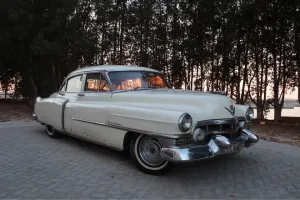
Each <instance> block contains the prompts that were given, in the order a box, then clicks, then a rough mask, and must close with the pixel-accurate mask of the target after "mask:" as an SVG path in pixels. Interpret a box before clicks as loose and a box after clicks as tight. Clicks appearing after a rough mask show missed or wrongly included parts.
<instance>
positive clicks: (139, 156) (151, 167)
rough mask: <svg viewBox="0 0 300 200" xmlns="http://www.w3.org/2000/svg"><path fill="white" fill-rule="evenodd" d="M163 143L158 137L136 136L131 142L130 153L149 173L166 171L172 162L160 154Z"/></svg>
mask: <svg viewBox="0 0 300 200" xmlns="http://www.w3.org/2000/svg"><path fill="white" fill-rule="evenodd" d="M160 151H161V144H160V143H159V141H158V140H157V139H156V138H153V137H150V136H147V135H137V136H134V137H133V138H132V140H131V144H130V153H131V156H132V158H133V160H134V161H135V163H136V164H137V166H138V168H139V169H141V170H142V171H143V172H145V173H148V174H155V175H158V174H162V173H164V172H166V171H167V170H168V169H169V167H170V163H169V162H168V161H166V160H163V159H162V158H161V156H160Z"/></svg>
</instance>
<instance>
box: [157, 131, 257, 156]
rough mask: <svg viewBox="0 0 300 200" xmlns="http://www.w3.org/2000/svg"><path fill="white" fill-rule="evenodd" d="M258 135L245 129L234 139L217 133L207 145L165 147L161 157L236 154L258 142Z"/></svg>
mask: <svg viewBox="0 0 300 200" xmlns="http://www.w3.org/2000/svg"><path fill="white" fill-rule="evenodd" d="M258 140H259V138H258V136H257V135H256V134H255V133H254V132H252V131H250V130H248V129H243V130H242V133H241V136H239V137H238V138H236V139H234V140H229V139H228V138H226V137H224V136H221V135H216V136H215V137H214V138H213V139H211V140H210V141H209V143H208V144H207V145H202V146H196V145H190V146H188V147H184V148H182V147H165V148H162V150H161V153H160V155H161V157H162V158H163V159H165V160H167V161H170V162H187V161H196V160H202V159H208V158H213V157H215V156H218V155H222V154H234V153H238V152H240V151H241V150H242V149H243V148H244V147H250V146H252V145H253V144H255V143H257V142H258Z"/></svg>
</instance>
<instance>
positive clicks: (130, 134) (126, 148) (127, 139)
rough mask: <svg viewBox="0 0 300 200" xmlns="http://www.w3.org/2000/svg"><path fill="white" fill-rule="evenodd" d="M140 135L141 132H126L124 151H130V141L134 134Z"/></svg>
mask: <svg viewBox="0 0 300 200" xmlns="http://www.w3.org/2000/svg"><path fill="white" fill-rule="evenodd" d="M138 135H140V133H137V132H133V131H128V132H127V133H126V134H125V137H124V140H123V151H124V152H129V150H130V142H131V140H132V138H133V137H134V136H138Z"/></svg>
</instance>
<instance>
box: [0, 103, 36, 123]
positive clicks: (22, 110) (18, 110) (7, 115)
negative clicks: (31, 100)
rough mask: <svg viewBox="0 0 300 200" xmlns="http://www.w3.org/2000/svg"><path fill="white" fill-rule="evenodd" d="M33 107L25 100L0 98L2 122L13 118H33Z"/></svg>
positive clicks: (0, 117) (0, 119) (0, 120)
mask: <svg viewBox="0 0 300 200" xmlns="http://www.w3.org/2000/svg"><path fill="white" fill-rule="evenodd" d="M32 110H33V109H32V108H30V107H29V106H28V105H27V104H26V103H25V102H14V103H13V102H12V101H11V100H6V101H4V100H3V99H1V100H0V122H5V121H12V120H31V114H32Z"/></svg>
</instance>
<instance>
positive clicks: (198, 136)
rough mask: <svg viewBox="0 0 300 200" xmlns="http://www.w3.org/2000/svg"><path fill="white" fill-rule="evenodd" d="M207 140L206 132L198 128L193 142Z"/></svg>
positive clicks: (194, 133)
mask: <svg viewBox="0 0 300 200" xmlns="http://www.w3.org/2000/svg"><path fill="white" fill-rule="evenodd" d="M204 139H205V131H204V130H203V129H201V128H197V129H196V130H194V132H193V140H194V141H195V142H201V141H203V140H204Z"/></svg>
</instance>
